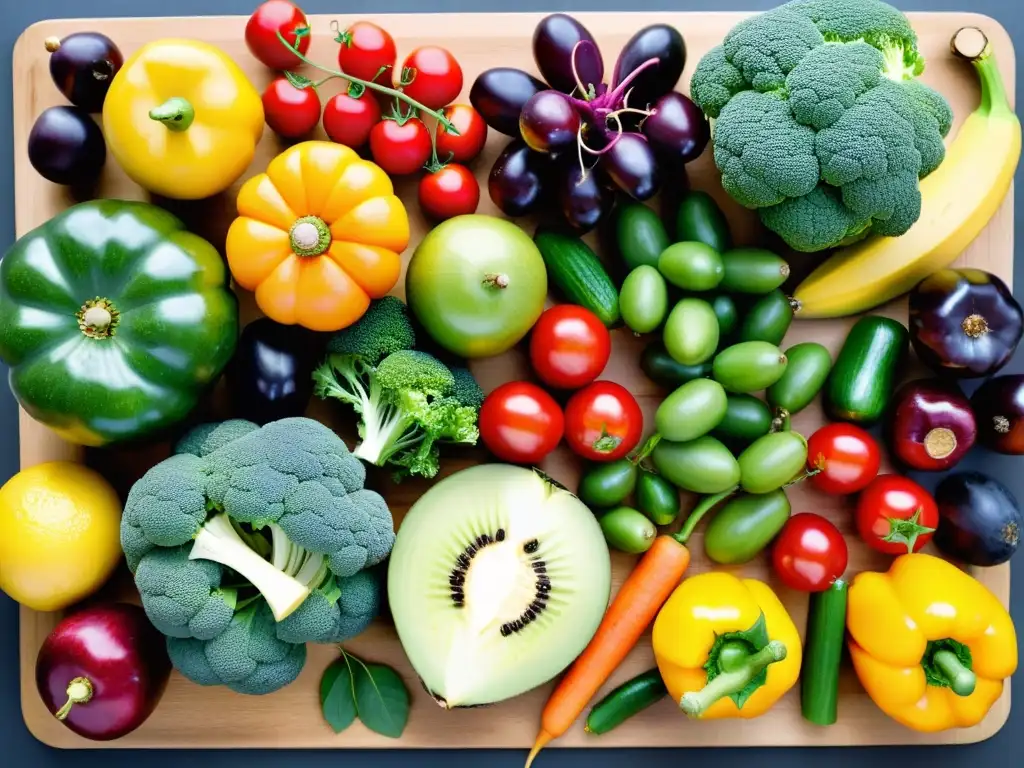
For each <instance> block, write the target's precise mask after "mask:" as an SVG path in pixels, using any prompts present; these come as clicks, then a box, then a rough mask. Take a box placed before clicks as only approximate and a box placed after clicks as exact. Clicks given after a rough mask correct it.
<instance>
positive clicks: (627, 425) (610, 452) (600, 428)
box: [565, 381, 644, 461]
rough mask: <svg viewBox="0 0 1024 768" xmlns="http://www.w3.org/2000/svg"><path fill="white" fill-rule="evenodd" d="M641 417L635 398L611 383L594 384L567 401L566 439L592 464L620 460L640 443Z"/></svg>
mask: <svg viewBox="0 0 1024 768" xmlns="http://www.w3.org/2000/svg"><path fill="white" fill-rule="evenodd" d="M643 431H644V414H643V412H642V411H641V410H640V406H639V405H638V404H637V402H636V398H634V397H633V395H631V394H630V393H629V390H628V389H626V388H625V387H624V386H622V385H621V384H616V383H615V382H614V381H595V382H594V383H593V384H590V385H589V386H587V387H584V388H583V389H581V390H580V391H579V392H577V393H576V394H574V395H573V396H572V397H570V398H569V402H568V403H567V404H566V406H565V439H566V442H568V443H569V447H570V448H572V449H573V450H574V451H575V452H576V453H577V454H579V455H580V456H582V457H583V458H585V459H590V460H591V461H615V460H616V459H621V458H622V457H623V456H625V455H626V454H627V453H629V452H630V451H631V450H633V449H634V448H635V447H636V444H637V443H639V442H640V436H641V435H642V434H643Z"/></svg>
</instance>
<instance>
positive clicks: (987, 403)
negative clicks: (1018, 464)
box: [971, 373, 1024, 456]
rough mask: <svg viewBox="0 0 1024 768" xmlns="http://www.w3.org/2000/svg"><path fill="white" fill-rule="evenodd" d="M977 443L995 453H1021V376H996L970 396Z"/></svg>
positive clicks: (1023, 443)
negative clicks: (976, 430)
mask: <svg viewBox="0 0 1024 768" xmlns="http://www.w3.org/2000/svg"><path fill="white" fill-rule="evenodd" d="M971 407H972V408H973V409H974V418H975V419H976V420H977V422H978V442H980V443H981V444H982V445H984V446H985V447H986V448H989V449H990V450H993V451H995V452H996V453H1004V454H1007V455H1010V456H1020V455H1024V375H1022V374H1019V373H1013V374H1007V375H1006V376H995V377H993V378H991V379H989V380H988V381H986V382H985V383H984V384H982V385H981V386H980V387H978V389H976V390H975V392H974V395H972V396H971Z"/></svg>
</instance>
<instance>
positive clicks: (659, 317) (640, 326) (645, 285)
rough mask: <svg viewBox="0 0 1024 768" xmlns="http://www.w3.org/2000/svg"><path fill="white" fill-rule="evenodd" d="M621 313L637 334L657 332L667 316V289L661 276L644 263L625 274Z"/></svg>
mask: <svg viewBox="0 0 1024 768" xmlns="http://www.w3.org/2000/svg"><path fill="white" fill-rule="evenodd" d="M619 311H620V312H621V313H622V322H624V323H625V324H626V327H627V328H629V329H630V330H631V331H633V332H634V333H641V334H642V333H650V332H651V331H654V330H657V329H658V328H659V327H660V326H661V324H662V323H663V322H665V315H667V314H668V286H667V285H665V278H664V277H662V276H661V273H660V272H659V271H658V270H657V269H655V268H654V267H651V266H648V265H646V264H642V265H640V266H639V267H637V268H636V269H634V270H633V271H632V272H630V273H629V274H628V275H626V279H625V280H624V281H623V282H622V289H621V290H620V291H619Z"/></svg>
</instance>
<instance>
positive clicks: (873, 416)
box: [825, 315, 910, 424]
mask: <svg viewBox="0 0 1024 768" xmlns="http://www.w3.org/2000/svg"><path fill="white" fill-rule="evenodd" d="M909 343H910V334H909V332H908V331H907V329H906V327H905V326H904V325H903V324H902V323H898V322H896V321H895V320H890V319H889V318H888V317H879V316H877V315H868V316H866V317H862V318H861V319H860V320H858V321H857V322H856V323H855V324H854V326H853V328H851V329H850V333H849V335H848V336H847V337H846V341H845V342H843V347H842V349H840V350H839V354H838V355H837V356H836V364H835V365H834V366H832V372H831V373H830V374H829V377H828V382H827V383H826V385H825V411H826V413H827V414H828V416H829V418H831V419H832V420H834V421H852V422H856V423H858V424H873V423H874V422H876V421H878V420H879V419H881V418H882V416H883V415H884V414H885V410H886V408H888V406H889V400H890V399H891V398H892V395H893V390H894V388H895V385H896V378H897V375H898V373H899V370H900V367H901V366H902V364H903V360H904V358H905V357H906V353H907V345H908V344H909Z"/></svg>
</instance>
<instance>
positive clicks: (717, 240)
mask: <svg viewBox="0 0 1024 768" xmlns="http://www.w3.org/2000/svg"><path fill="white" fill-rule="evenodd" d="M675 236H676V239H675V242H677V243H684V242H697V243H704V244H705V245H708V246H711V247H712V248H714V249H715V250H716V251H718V252H719V253H724V252H725V251H727V250H729V249H730V248H731V247H732V236H731V235H730V234H729V222H728V221H726V219H725V214H724V213H722V209H721V208H719V207H718V203H716V202H715V199H714V198H713V197H711V195H709V194H708V193H707V192H689V193H687V194H685V195H684V196H683V199H682V200H680V201H679V207H678V208H677V209H676V217H675Z"/></svg>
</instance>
